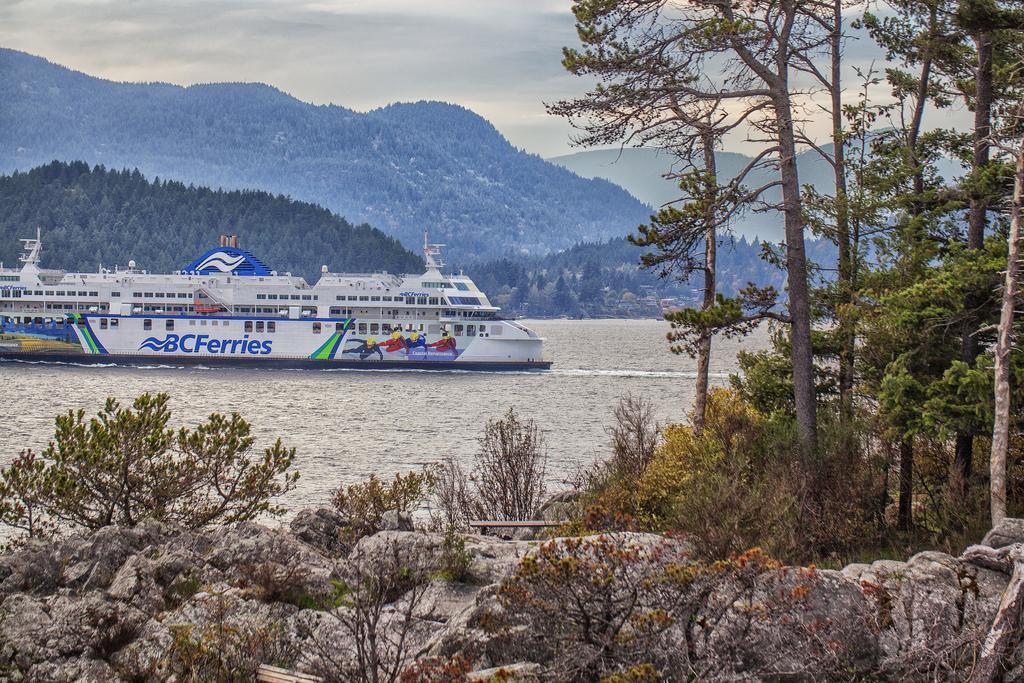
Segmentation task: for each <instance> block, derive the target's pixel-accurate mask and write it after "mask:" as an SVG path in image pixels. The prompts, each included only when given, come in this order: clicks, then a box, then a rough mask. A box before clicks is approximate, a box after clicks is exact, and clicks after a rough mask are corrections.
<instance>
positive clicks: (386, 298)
mask: <svg viewBox="0 0 1024 683" xmlns="http://www.w3.org/2000/svg"><path fill="white" fill-rule="evenodd" d="M382 298H383V300H384V301H391V297H390V296H385V297H382Z"/></svg>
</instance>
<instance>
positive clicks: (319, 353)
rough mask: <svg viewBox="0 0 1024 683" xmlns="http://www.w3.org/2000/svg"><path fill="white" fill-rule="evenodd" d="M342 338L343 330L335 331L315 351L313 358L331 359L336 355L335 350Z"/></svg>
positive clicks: (311, 356)
mask: <svg viewBox="0 0 1024 683" xmlns="http://www.w3.org/2000/svg"><path fill="white" fill-rule="evenodd" d="M340 339H341V332H335V333H334V334H332V335H331V336H330V338H328V339H327V341H325V342H324V343H323V345H322V346H321V347H320V348H318V349H317V350H316V351H314V352H313V353H312V354H311V355H310V358H312V359H313V360H330V359H331V357H332V356H333V355H334V351H335V350H336V348H337V344H338V341H339V340H340Z"/></svg>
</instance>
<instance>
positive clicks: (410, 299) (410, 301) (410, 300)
mask: <svg viewBox="0 0 1024 683" xmlns="http://www.w3.org/2000/svg"><path fill="white" fill-rule="evenodd" d="M405 303H407V304H414V303H416V297H414V296H407V297H405Z"/></svg>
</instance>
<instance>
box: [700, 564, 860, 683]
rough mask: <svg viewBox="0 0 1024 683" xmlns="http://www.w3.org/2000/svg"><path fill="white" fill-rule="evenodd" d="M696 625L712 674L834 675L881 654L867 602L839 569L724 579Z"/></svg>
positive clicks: (704, 665) (704, 663) (704, 667)
mask: <svg viewBox="0 0 1024 683" xmlns="http://www.w3.org/2000/svg"><path fill="white" fill-rule="evenodd" d="M695 623H697V624H703V626H698V627H697V628H698V631H699V632H700V634H699V635H698V637H697V638H696V642H697V643H698V648H697V652H696V655H697V658H696V661H697V668H698V670H699V671H702V672H703V673H704V674H705V675H713V676H714V677H719V676H724V677H726V678H728V677H730V676H735V677H741V678H742V677H752V678H755V679H777V678H789V679H802V680H834V679H836V678H837V677H840V676H845V675H848V674H849V672H857V671H869V670H871V668H872V667H873V666H874V664H875V662H876V660H877V657H878V644H877V641H876V639H875V638H874V635H873V633H872V630H871V628H870V627H871V624H872V621H871V612H870V609H869V607H868V604H867V602H866V600H865V599H864V596H863V594H862V593H861V591H860V589H859V587H858V586H857V584H856V583H855V582H853V581H851V580H850V579H848V578H846V577H845V576H843V575H842V573H840V572H838V571H829V570H806V569H801V568H787V569H785V570H781V571H779V572H776V571H768V572H766V573H764V574H761V575H760V576H758V577H757V578H756V579H755V580H754V582H753V584H752V585H750V586H744V585H731V584H725V585H722V586H721V587H720V588H719V589H718V590H717V591H716V592H715V593H714V594H713V595H712V596H711V597H710V598H709V599H708V601H707V603H706V604H705V605H704V607H703V608H702V610H701V612H700V614H699V615H698V618H697V619H696V620H695ZM680 645H683V644H682V643H681V644H680ZM699 677H700V676H698V678H699Z"/></svg>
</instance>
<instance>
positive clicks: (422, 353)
mask: <svg viewBox="0 0 1024 683" xmlns="http://www.w3.org/2000/svg"><path fill="white" fill-rule="evenodd" d="M407 333H408V335H409V336H408V337H406V336H405V335H404V334H402V331H401V330H393V331H392V332H391V335H390V336H389V337H388V338H387V339H385V340H384V341H382V342H378V341H377V340H376V339H374V338H373V337H369V338H367V339H349V340H347V341H346V342H345V345H346V348H345V350H343V351H342V353H343V354H346V353H350V354H353V355H358V356H359V359H360V360H367V359H371V360H373V359H378V360H384V359H385V358H388V359H391V360H402V359H409V360H455V359H456V358H458V356H459V353H460V351H459V349H458V348H457V344H456V342H455V337H452V336H451V335H450V334H449V333H448V331H447V330H444V331H443V332H442V334H441V338H440V339H438V340H437V341H434V342H428V340H427V335H426V334H424V333H422V332H414V331H407Z"/></svg>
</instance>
